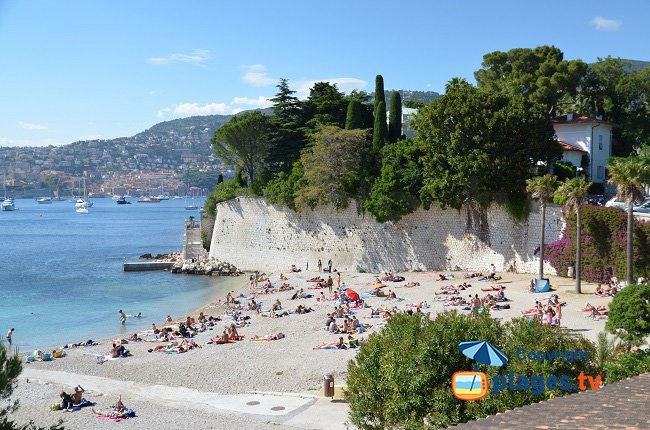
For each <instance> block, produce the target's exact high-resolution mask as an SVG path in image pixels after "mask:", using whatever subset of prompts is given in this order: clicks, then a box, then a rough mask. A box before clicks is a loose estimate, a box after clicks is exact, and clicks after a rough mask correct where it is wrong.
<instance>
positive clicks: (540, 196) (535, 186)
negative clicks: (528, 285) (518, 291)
mask: <svg viewBox="0 0 650 430" xmlns="http://www.w3.org/2000/svg"><path fill="white" fill-rule="evenodd" d="M526 183H527V186H526V190H527V191H528V192H529V193H530V194H531V195H532V196H533V198H534V199H536V200H538V201H539V208H540V211H541V212H542V230H541V232H542V235H541V243H540V246H539V279H543V278H544V233H545V229H546V228H545V227H546V202H547V201H549V200H550V199H551V198H552V197H553V192H554V191H555V188H556V187H557V176H553V175H544V176H537V177H535V178H531V179H529V180H528V181H526Z"/></svg>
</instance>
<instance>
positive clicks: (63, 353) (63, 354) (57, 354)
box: [52, 349, 65, 358]
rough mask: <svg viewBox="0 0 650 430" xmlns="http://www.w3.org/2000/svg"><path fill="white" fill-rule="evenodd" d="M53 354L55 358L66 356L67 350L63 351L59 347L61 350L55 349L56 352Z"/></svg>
mask: <svg viewBox="0 0 650 430" xmlns="http://www.w3.org/2000/svg"><path fill="white" fill-rule="evenodd" d="M52 356H53V357H54V358H61V357H65V351H62V350H60V349H59V350H56V351H54V354H52Z"/></svg>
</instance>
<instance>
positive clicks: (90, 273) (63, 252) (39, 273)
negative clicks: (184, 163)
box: [0, 198, 245, 351]
mask: <svg viewBox="0 0 650 430" xmlns="http://www.w3.org/2000/svg"><path fill="white" fill-rule="evenodd" d="M131 202H132V204H128V205H117V204H116V202H115V201H114V200H112V199H110V198H103V199H93V207H92V208H90V209H89V213H88V214H78V213H76V212H75V205H74V203H72V202H71V201H54V202H52V204H46V205H43V204H38V203H37V202H36V201H35V200H26V199H25V200H16V201H15V203H16V207H17V208H18V210H16V211H13V212H2V211H0V332H1V334H2V340H4V335H5V334H6V332H7V330H9V329H10V328H12V327H13V328H15V332H14V337H13V339H14V345H15V346H17V347H18V348H19V350H20V351H31V350H34V349H37V348H39V349H44V348H51V347H55V346H58V345H63V344H66V343H77V342H80V341H83V340H87V339H101V338H106V337H111V336H122V335H126V334H130V333H133V332H135V331H137V330H139V329H143V328H147V327H149V326H151V323H159V322H161V321H163V320H164V318H165V317H166V316H167V315H171V316H172V317H174V318H176V317H182V316H183V315H186V314H188V313H189V312H191V311H193V310H196V309H197V308H198V307H200V306H202V305H204V304H206V303H207V302H209V301H211V300H215V299H216V298H223V296H225V294H227V291H228V290H229V289H231V288H233V287H234V286H235V285H236V284H238V283H245V280H244V278H243V277H239V278H237V277H235V278H230V277H210V276H199V275H181V274H172V273H169V272H165V271H154V272H124V271H123V270H122V263H123V261H124V260H125V259H129V260H132V259H137V258H138V257H139V256H140V255H142V254H145V253H151V254H157V253H167V252H172V251H176V250H180V249H181V248H182V241H183V226H184V221H185V220H186V219H187V218H188V217H189V216H190V215H193V216H194V217H195V218H197V219H198V217H199V211H198V210H193V211H189V210H186V209H185V205H186V202H185V201H184V200H182V199H171V200H163V201H161V202H160V203H137V200H136V199H132V200H131ZM195 204H197V205H199V207H202V206H203V201H202V200H199V199H196V201H195ZM120 309H122V310H124V312H125V313H126V314H127V315H130V317H129V318H128V319H127V322H126V325H125V326H123V325H122V324H120V321H119V318H118V312H119V310H120ZM138 313H141V314H142V317H141V318H136V317H135V315H137V314H138Z"/></svg>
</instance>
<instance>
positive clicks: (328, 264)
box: [327, 258, 332, 273]
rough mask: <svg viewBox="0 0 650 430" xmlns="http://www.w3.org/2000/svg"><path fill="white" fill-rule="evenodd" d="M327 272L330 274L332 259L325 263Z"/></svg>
mask: <svg viewBox="0 0 650 430" xmlns="http://www.w3.org/2000/svg"><path fill="white" fill-rule="evenodd" d="M327 267H328V272H330V273H332V259H331V258H330V259H329V261H328V262H327Z"/></svg>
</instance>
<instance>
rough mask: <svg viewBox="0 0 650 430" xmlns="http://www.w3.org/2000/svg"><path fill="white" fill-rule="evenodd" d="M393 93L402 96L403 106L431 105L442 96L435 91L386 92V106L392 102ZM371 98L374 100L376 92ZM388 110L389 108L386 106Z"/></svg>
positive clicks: (371, 94)
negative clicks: (412, 104) (414, 104)
mask: <svg viewBox="0 0 650 430" xmlns="http://www.w3.org/2000/svg"><path fill="white" fill-rule="evenodd" d="M393 91H397V92H398V93H399V94H400V96H402V104H404V103H405V102H410V101H413V102H420V103H424V104H427V103H431V102H432V101H434V100H435V99H437V98H438V97H440V94H439V93H437V92H435V91H411V90H384V97H385V99H386V104H388V102H389V100H390V93H392V92H393ZM370 97H372V98H373V99H374V98H375V93H374V91H373V92H372V93H370ZM386 108H388V106H386Z"/></svg>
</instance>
